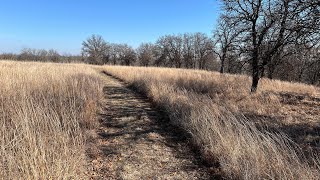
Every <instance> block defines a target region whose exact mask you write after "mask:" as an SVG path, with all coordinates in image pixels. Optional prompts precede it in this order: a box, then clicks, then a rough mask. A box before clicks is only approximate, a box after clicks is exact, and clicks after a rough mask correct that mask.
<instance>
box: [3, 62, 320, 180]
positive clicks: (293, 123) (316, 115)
mask: <svg viewBox="0 0 320 180" xmlns="http://www.w3.org/2000/svg"><path fill="white" fill-rule="evenodd" d="M102 72H104V73H105V74H109V75H112V76H113V77H116V78H119V79H121V80H123V81H124V82H125V84H126V85H127V86H128V87H130V88H131V89H132V90H134V92H135V93H140V94H143V95H146V96H147V97H148V98H149V99H150V100H151V101H152V103H153V104H154V105H155V107H156V108H157V109H158V110H161V111H164V112H165V113H166V114H167V115H168V117H169V119H170V123H171V125H172V126H175V127H179V128H181V129H182V130H183V131H179V132H182V133H186V134H187V137H189V138H190V139H189V140H188V141H190V143H189V144H191V145H192V146H193V148H195V149H196V150H197V151H199V153H200V155H201V157H202V159H203V160H204V161H205V162H206V164H208V165H209V166H214V167H216V168H218V169H219V173H221V174H222V176H223V177H225V178H226V179H319V178H320V168H319V159H318V158H317V155H318V153H319V139H320V137H319V122H320V108H319V106H320V90H319V88H318V87H316V86H310V85H306V84H302V83H290V82H283V81H278V80H267V79H262V80H261V82H260V84H259V89H258V92H256V93H250V89H249V88H250V77H248V76H245V75H230V74H223V75H221V74H219V73H216V72H209V71H200V70H187V69H170V68H154V67H148V68H147V67H125V66H92V65H85V64H58V63H38V62H13V61H1V62H0V77H1V78H0V84H1V86H0V125H1V126H0V138H1V141H0V147H1V149H0V155H1V158H0V177H5V178H6V179H16V178H17V177H20V178H21V179H86V177H87V175H88V172H87V171H88V169H87V166H88V156H91V155H92V154H88V152H86V150H87V147H86V146H87V144H88V142H89V141H90V142H89V144H90V143H91V144H92V145H93V144H94V143H96V142H95V141H91V140H90V138H91V136H94V135H93V134H94V133H95V131H98V129H99V121H98V119H99V118H101V117H99V113H100V111H101V109H102V108H100V107H101V105H102V104H103V103H102V102H103V101H107V100H108V96H106V94H104V92H103V91H104V90H103V89H104V87H105V84H106V83H107V82H106V81H105V78H106V77H105V76H106V75H105V74H103V73H102ZM114 81H115V80H114ZM109 86H112V84H111V85H109ZM119 86H120V85H119ZM108 93H109V97H112V94H113V92H108ZM118 93H119V92H118ZM114 96H115V98H114V99H117V98H121V97H118V95H117V94H116V92H114ZM131 98H133V97H131ZM122 99H123V100H124V97H122ZM129 102H130V101H129ZM113 103H115V104H118V103H117V102H113ZM129 105H130V104H127V106H129ZM118 106H119V104H118V105H117V107H114V108H112V107H109V110H111V109H118V111H119V112H122V110H121V107H120V106H119V107H118ZM130 107H131V106H130ZM131 108H134V107H133V106H132V107H131ZM137 108H138V107H137ZM106 110H107V111H108V109H106ZM108 113H109V114H111V115H113V116H115V115H116V113H115V112H108ZM137 116H139V115H137ZM105 123H107V122H105ZM127 126H128V127H129V126H130V125H129V124H127ZM138 130H139V129H138ZM138 130H137V131H138ZM153 134H154V133H153ZM132 136H133V135H132ZM119 138H120V137H119ZM100 143H101V142H100ZM108 143H111V142H108ZM139 147H140V146H139ZM109 148H110V147H109ZM111 148H112V146H111ZM115 148H116V147H115ZM140 148H141V147H140ZM111 150H112V149H111ZM89 153H92V152H89ZM94 153H95V152H94ZM102 153H106V152H102ZM120 153H121V152H120ZM93 155H97V154H93ZM97 156H98V155H97ZM110 171H111V170H110Z"/></svg>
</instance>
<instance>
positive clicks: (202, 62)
mask: <svg viewBox="0 0 320 180" xmlns="http://www.w3.org/2000/svg"><path fill="white" fill-rule="evenodd" d="M213 46H214V45H213V41H212V40H211V39H210V38H209V37H208V36H207V35H206V34H204V33H199V32H198V33H195V34H194V49H195V58H196V61H197V62H198V68H199V69H206V65H207V63H208V61H209V60H212V59H213V57H214V56H213Z"/></svg>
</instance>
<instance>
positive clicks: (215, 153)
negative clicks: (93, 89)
mask: <svg viewBox="0 0 320 180" xmlns="http://www.w3.org/2000/svg"><path fill="white" fill-rule="evenodd" d="M104 69H105V70H106V71H107V72H108V73H111V74H113V75H114V76H117V77H119V78H121V79H123V80H125V81H127V82H129V83H130V84H132V85H134V86H135V87H136V88H138V89H139V90H140V91H142V92H143V93H145V94H147V95H148V96H149V97H150V98H151V99H152V100H153V101H154V102H155V103H156V104H158V105H159V106H161V107H162V108H165V109H166V111H167V112H168V114H169V116H170V118H171V120H172V123H174V124H176V125H179V126H181V127H182V128H184V129H185V130H187V131H188V132H189V133H190V134H191V135H192V141H193V143H194V144H195V145H196V146H198V147H199V148H200V150H201V152H202V155H203V156H204V157H205V158H206V159H207V160H208V161H211V162H216V161H218V162H219V164H220V167H221V169H222V171H223V173H225V176H227V177H228V178H234V179H319V178H320V171H319V167H317V166H316V165H309V163H307V160H306V158H304V156H303V155H302V154H303V153H302V152H301V149H300V148H299V147H298V146H297V145H295V143H293V142H292V141H291V140H290V139H289V138H287V136H286V135H283V134H282V132H285V129H286V128H285V127H284V126H282V125H283V124H287V125H288V124H289V125H290V124H293V123H294V124H295V125H302V123H309V122H314V123H319V119H318V117H319V113H318V112H319V111H320V110H319V108H318V107H317V102H318V96H319V92H320V91H319V89H317V88H316V87H313V86H307V85H304V84H297V83H296V84H293V83H289V82H281V81H271V80H266V79H263V80H262V81H261V84H260V88H259V91H258V92H257V93H256V94H250V93H249V87H250V78H249V77H247V76H235V75H220V74H218V73H212V72H206V71H193V70H181V69H180V70H178V69H166V68H136V67H118V66H106V67H105V68H104ZM288 95H289V96H290V97H291V96H293V97H297V96H298V97H300V96H302V97H304V98H302V100H303V99H307V100H308V101H312V103H311V105H310V107H309V108H311V111H312V112H313V113H314V114H313V115H310V113H305V114H306V116H295V114H294V113H292V112H291V111H289V110H288V108H289V109H290V108H291V109H292V108H293V107H294V106H295V103H292V105H290V103H286V102H287V101H286V99H288V98H287V97H286V96H288ZM298 100H301V98H298ZM295 102H296V101H295ZM299 102H300V101H299ZM300 110H301V108H300ZM309 110H310V109H309ZM307 115H309V116H308V117H309V119H308V118H307V119H308V121H307V122H305V119H306V117H307ZM266 117H267V118H266ZM280 117H281V118H280ZM278 118H279V119H278ZM269 126H272V128H269V130H272V133H271V132H269V131H266V130H265V128H262V127H269ZM302 127H303V126H302ZM288 128H290V127H288ZM274 131H276V132H277V131H278V132H279V133H275V132H274ZM288 135H289V136H290V134H288ZM313 161H315V163H316V164H317V162H316V160H314V159H313Z"/></svg>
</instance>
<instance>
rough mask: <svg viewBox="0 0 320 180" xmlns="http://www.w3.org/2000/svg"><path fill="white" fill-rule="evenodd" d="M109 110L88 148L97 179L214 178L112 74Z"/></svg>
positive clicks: (158, 115)
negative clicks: (210, 176)
mask: <svg viewBox="0 0 320 180" xmlns="http://www.w3.org/2000/svg"><path fill="white" fill-rule="evenodd" d="M104 93H105V110H104V114H102V115H101V117H102V118H101V124H100V127H99V129H98V130H97V131H96V134H97V136H96V138H95V139H93V140H92V141H91V142H89V148H88V150H87V152H88V154H89V156H90V160H89V162H90V163H89V176H90V177H91V179H210V178H209V175H208V173H207V171H206V168H204V167H203V166H201V165H199V164H200V163H199V159H198V158H196V156H195V155H194V153H193V152H192V151H191V150H190V149H189V148H188V146H187V144H186V142H185V140H184V137H180V136H179V135H178V133H177V132H175V129H174V128H173V127H172V126H170V125H169V124H168V122H167V121H166V117H165V116H164V115H163V114H162V113H159V112H157V111H155V110H154V109H153V108H152V106H151V104H150V103H149V102H148V101H147V100H146V99H145V98H143V97H142V96H140V95H138V94H136V93H134V92H133V91H131V90H129V89H127V88H126V87H125V86H124V84H123V83H121V82H120V81H118V80H116V79H114V78H112V77H110V76H107V84H106V86H105V87H104Z"/></svg>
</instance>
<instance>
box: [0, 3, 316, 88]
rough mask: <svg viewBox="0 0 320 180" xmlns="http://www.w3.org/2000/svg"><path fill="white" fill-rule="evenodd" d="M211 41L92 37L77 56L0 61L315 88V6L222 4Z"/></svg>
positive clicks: (203, 37)
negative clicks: (247, 78)
mask: <svg viewBox="0 0 320 180" xmlns="http://www.w3.org/2000/svg"><path fill="white" fill-rule="evenodd" d="M221 2H222V3H223V8H222V13H221V15H220V18H219V20H218V24H217V26H216V27H215V29H214V30H213V36H210V37H209V36H208V35H207V34H204V33H200V32H198V33H185V34H173V35H165V36H162V37H160V38H159V39H158V40H157V41H156V42H154V43H142V44H141V45H140V46H139V47H138V48H136V49H135V48H133V47H131V46H129V45H127V44H114V43H109V42H106V41H105V40H104V39H103V37H102V36H99V35H92V36H90V37H89V38H88V39H86V40H85V41H84V42H83V43H82V50H81V56H69V55H59V54H58V53H57V52H56V51H54V50H49V51H46V50H34V49H24V50H22V52H21V53H20V54H18V55H15V54H2V55H0V59H17V60H35V61H53V62H79V61H80V62H85V63H90V64H99V65H101V64H114V65H116V64H118V65H137V66H161V67H175V68H190V69H191V68H192V69H206V70H215V71H219V72H220V73H225V72H226V73H237V74H248V75H251V76H252V86H251V91H252V92H255V91H256V89H257V86H258V82H259V79H260V78H262V77H267V78H270V79H273V78H275V79H281V80H287V81H296V82H304V83H309V84H314V85H320V20H319V14H320V2H319V1H314V0H303V1H301V0H289V1H288V0H254V1H252V0H241V1H239V0H221Z"/></svg>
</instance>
